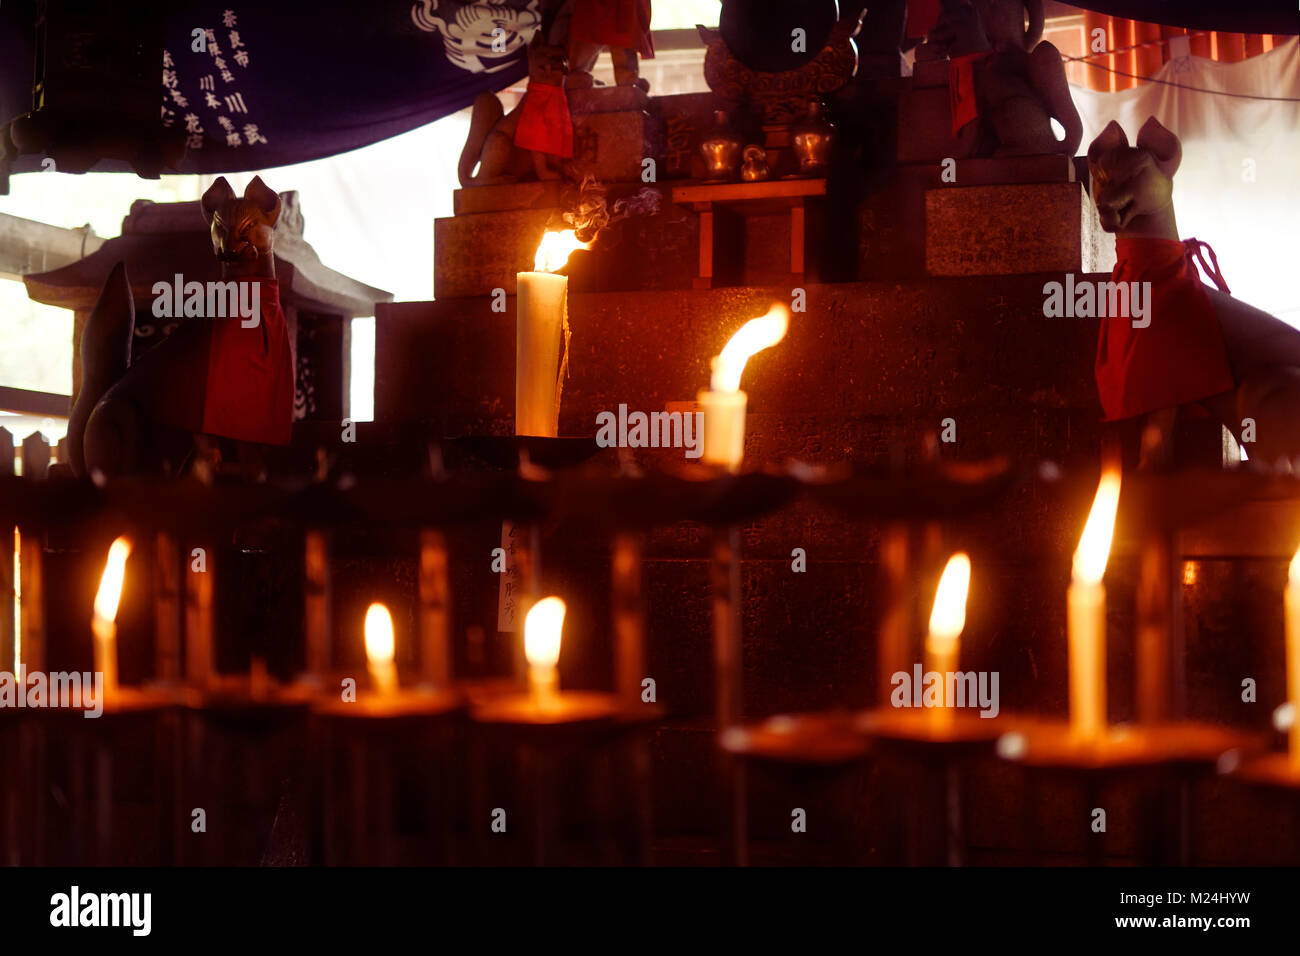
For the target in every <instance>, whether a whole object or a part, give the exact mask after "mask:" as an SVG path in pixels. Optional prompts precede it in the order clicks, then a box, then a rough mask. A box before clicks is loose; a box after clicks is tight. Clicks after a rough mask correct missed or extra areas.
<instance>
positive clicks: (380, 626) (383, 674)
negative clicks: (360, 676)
mask: <svg viewBox="0 0 1300 956" xmlns="http://www.w3.org/2000/svg"><path fill="white" fill-rule="evenodd" d="M396 649H397V642H396V640H395V639H394V637H393V618H392V616H391V615H390V614H389V613H388V608H386V607H384V605H382V604H372V605H370V607H368V608H366V664H367V666H368V667H369V669H370V682H371V684H373V685H374V688H375V692H376V693H377V694H378V695H379V696H380V697H391V696H392V695H394V694H396V693H397V665H396V664H395V663H394V661H393V658H394V656H395V653H396Z"/></svg>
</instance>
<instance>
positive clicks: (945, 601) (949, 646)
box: [925, 551, 970, 722]
mask: <svg viewBox="0 0 1300 956" xmlns="http://www.w3.org/2000/svg"><path fill="white" fill-rule="evenodd" d="M969 591H970V557H969V556H967V555H966V554H965V553H964V552H960V551H959V552H957V553H956V554H954V555H953V556H952V557H951V558H949V559H948V563H947V564H946V565H945V566H944V569H943V575H942V576H941V577H940V578H939V587H938V588H937V589H936V590H935V594H934V607H933V609H932V610H931V611H930V631H929V633H928V634H927V635H926V639H925V671H926V673H927V674H929V673H936V674H938V675H939V677H940V679H941V680H942V681H943V684H942V685H941V686H942V687H943V688H944V691H943V693H944V699H943V706H942V707H940V708H938V709H937V710H936V711H935V712H934V713H935V717H936V719H938V720H939V721H942V722H949V721H951V720H952V719H953V716H954V714H953V707H954V706H955V705H956V701H954V700H949V699H948V697H947V687H948V686H949V681H948V675H949V674H952V673H956V671H957V664H958V659H959V651H960V645H961V632H962V629H963V628H965V627H966V595H967V594H968V593H969ZM954 686H955V682H954Z"/></svg>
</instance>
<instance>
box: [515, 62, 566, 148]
mask: <svg viewBox="0 0 1300 956" xmlns="http://www.w3.org/2000/svg"><path fill="white" fill-rule="evenodd" d="M515 145H516V146H518V147H519V148H520V149H531V150H535V151H537V152H539V153H550V154H551V155H552V156H563V157H565V158H566V159H568V158H571V157H572V156H573V117H572V116H570V115H569V101H568V99H567V98H566V97H565V95H564V88H563V87H559V86H555V85H553V84H551V83H538V82H536V81H533V82H530V83H529V84H528V91H527V92H526V93H525V94H524V102H523V105H522V106H520V107H519V125H518V126H517V127H516V128H515Z"/></svg>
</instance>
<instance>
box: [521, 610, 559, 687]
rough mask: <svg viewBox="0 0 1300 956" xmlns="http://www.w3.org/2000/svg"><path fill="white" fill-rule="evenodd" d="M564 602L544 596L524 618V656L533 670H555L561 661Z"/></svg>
mask: <svg viewBox="0 0 1300 956" xmlns="http://www.w3.org/2000/svg"><path fill="white" fill-rule="evenodd" d="M565 610H566V608H565V605H564V602H563V601H562V600H560V599H559V598H557V597H548V598H544V599H543V600H541V601H538V602H537V603H536V604H534V605H533V606H532V609H531V610H529V612H528V616H527V617H526V618H524V656H525V657H526V658H528V666H529V667H530V668H531V669H533V670H553V669H554V668H555V665H556V664H558V663H559V661H560V640H561V632H562V631H563V630H564V612H565Z"/></svg>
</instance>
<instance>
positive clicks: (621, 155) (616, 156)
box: [565, 91, 664, 183]
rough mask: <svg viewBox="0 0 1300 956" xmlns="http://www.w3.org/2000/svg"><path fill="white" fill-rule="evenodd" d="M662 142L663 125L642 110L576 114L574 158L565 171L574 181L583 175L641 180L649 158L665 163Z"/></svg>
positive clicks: (603, 180)
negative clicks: (644, 162) (645, 162)
mask: <svg viewBox="0 0 1300 956" xmlns="http://www.w3.org/2000/svg"><path fill="white" fill-rule="evenodd" d="M588 92H594V91H588ZM638 92H639V91H638ZM663 141H664V137H663V128H662V126H661V125H660V124H659V122H658V121H657V120H656V119H655V118H654V117H653V116H651V115H650V114H649V113H645V112H642V111H640V110H629V111H624V112H616V113H587V114H575V115H574V117H573V159H572V160H571V161H570V162H568V163H566V165H565V172H566V175H568V176H569V178H570V179H572V180H574V181H575V182H581V181H582V179H583V177H584V176H595V177H596V179H598V180H599V181H600V182H602V183H609V182H620V181H630V180H634V179H640V178H641V173H642V169H643V166H642V163H643V161H644V160H645V159H646V158H647V157H651V158H653V159H654V160H655V163H656V165H658V164H660V163H662V162H663ZM656 176H657V171H656Z"/></svg>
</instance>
